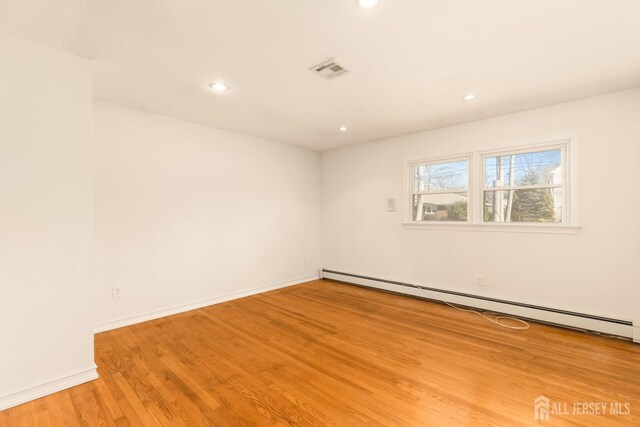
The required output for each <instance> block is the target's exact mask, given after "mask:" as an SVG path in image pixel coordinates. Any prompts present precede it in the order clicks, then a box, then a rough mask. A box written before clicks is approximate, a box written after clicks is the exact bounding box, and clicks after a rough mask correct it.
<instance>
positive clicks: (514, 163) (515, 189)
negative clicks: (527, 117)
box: [482, 145, 567, 223]
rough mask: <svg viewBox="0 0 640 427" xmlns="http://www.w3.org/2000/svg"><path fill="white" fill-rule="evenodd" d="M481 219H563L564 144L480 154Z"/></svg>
mask: <svg viewBox="0 0 640 427" xmlns="http://www.w3.org/2000/svg"><path fill="white" fill-rule="evenodd" d="M482 163H483V171H484V173H483V175H484V176H483V189H482V220H483V222H490V223H563V222H566V213H565V212H564V210H565V209H564V207H565V205H566V188H565V186H566V182H567V179H566V169H567V168H566V145H561V146H556V147H550V148H545V149H538V150H535V151H534V150H527V151H520V152H519V151H512V152H504V153H497V154H487V155H484V156H483V159H482Z"/></svg>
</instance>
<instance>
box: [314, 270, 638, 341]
mask: <svg viewBox="0 0 640 427" xmlns="http://www.w3.org/2000/svg"><path fill="white" fill-rule="evenodd" d="M322 277H323V278H325V279H333V280H338V281H340V282H346V283H352V284H355V285H361V286H366V287H370V288H377V289H382V290H386V291H391V292H395V293H400V294H406V295H412V296H415V297H419V298H424V299H429V300H433V301H447V302H449V303H451V304H460V305H464V306H467V307H472V308H478V309H480V310H486V311H493V312H499V313H506V314H510V315H512V316H516V317H522V318H525V319H531V320H534V321H535V320H537V321H540V322H544V323H551V324H554V325H558V326H565V327H570V328H577V329H583V330H587V331H592V332H600V333H604V334H608V335H615V336H618V337H624V338H632V339H634V333H636V334H638V336H637V338H635V339H634V341H635V342H640V328H638V327H634V326H633V322H631V321H628V320H624V319H612V318H605V317H601V316H596V315H590V314H584V313H575V312H570V311H565V310H560V309H556V308H548V307H539V306H534V305H530V304H525V303H520V302H513V301H505V300H498V299H494V298H487V297H483V296H479V295H472V294H465V293H462V292H455V291H449V290H445V289H436V288H428V289H426V290H424V289H417V288H415V287H413V286H412V285H411V284H408V283H403V282H396V281H393V280H388V279H380V278H374V277H368V276H362V275H357V274H352V273H344V272H338V271H332V270H323V271H322Z"/></svg>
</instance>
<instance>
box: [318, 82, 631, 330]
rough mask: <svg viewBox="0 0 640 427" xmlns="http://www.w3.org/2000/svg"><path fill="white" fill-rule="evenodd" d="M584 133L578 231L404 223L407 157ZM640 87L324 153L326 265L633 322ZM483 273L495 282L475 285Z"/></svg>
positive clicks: (346, 270)
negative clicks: (392, 208) (392, 204)
mask: <svg viewBox="0 0 640 427" xmlns="http://www.w3.org/2000/svg"><path fill="white" fill-rule="evenodd" d="M572 132H575V133H577V135H578V146H579V159H578V162H579V209H580V225H581V226H582V228H581V230H580V231H579V232H578V233H577V234H570V235H560V234H524V233H510V232H479V231H441V230H415V229H406V228H403V226H402V215H403V213H402V209H399V210H398V212H395V213H392V212H387V211H386V200H387V198H388V197H395V198H396V199H397V200H398V203H399V207H401V208H404V206H401V205H402V200H403V176H404V169H403V161H404V160H405V159H412V158H425V157H426V158H428V157H431V156H436V157H437V156H444V155H450V154H458V153H465V152H470V151H474V150H484V149H490V148H501V147H504V146H509V145H521V144H526V143H528V142H534V141H537V140H545V139H548V138H550V137H554V136H556V135H560V134H566V133H572ZM638 159H640V89H635V90H629V91H624V92H618V93H613V94H609V95H604V96H599V97H594V98H589V99H584V100H580V101H576V102H571V103H566V104H561V105H556V106H551V107H547V108H542V109H536V110H531V111H526V112H522V113H517V114H510V115H506V116H500V117H495V118H491V119H487V120H482V121H477V122H471V123H467V124H462V125H457V126H451V127H447V128H441V129H436V130H431V131H426V132H421V133H416V134H411V135H406V136H401V137H396V138H390V139H385V140H381V141H376V142H371V143H365V144H359V145H354V146H349V147H345V148H341V149H335V150H331V151H328V152H324V153H323V155H322V165H323V168H322V176H323V266H324V267H325V268H328V269H334V270H338V271H343V272H350V273H360V274H364V275H369V276H373V277H379V278H387V279H395V280H403V281H409V282H413V283H419V284H423V285H430V286H434V287H439V288H443V289H450V290H458V291H464V292H468V293H474V294H483V295H486V296H492V297H496V298H503V299H507V300H514V301H521V302H526V303H532V304H539V305H543V306H548V307H556V308H561V309H568V310H574V311H578V312H584V313H592V314H599V315H605V316H611V317H615V318H625V319H629V320H634V319H635V320H638V319H640V308H639V307H640V305H639V303H640V286H639V285H638V284H639V283H640V269H639V268H638V259H639V257H640V220H639V219H638V212H640V191H638V188H637V185H638V183H640V168H639V167H638ZM476 274H482V275H483V276H484V282H485V287H484V288H479V287H476V286H475V285H474V278H475V275H476Z"/></svg>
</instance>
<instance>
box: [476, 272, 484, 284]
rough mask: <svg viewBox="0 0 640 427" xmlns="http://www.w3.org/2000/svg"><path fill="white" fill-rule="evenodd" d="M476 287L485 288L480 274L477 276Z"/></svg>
mask: <svg viewBox="0 0 640 427" xmlns="http://www.w3.org/2000/svg"><path fill="white" fill-rule="evenodd" d="M476 286H480V287H484V281H483V280H482V276H481V275H480V274H476Z"/></svg>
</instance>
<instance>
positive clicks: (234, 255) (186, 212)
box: [94, 102, 321, 330]
mask: <svg viewBox="0 0 640 427" xmlns="http://www.w3.org/2000/svg"><path fill="white" fill-rule="evenodd" d="M94 121H95V144H96V149H95V153H96V155H95V187H94V190H95V272H96V275H95V301H94V306H95V323H96V324H97V325H98V330H103V329H107V328H110V327H114V326H119V325H124V324H127V323H131V322H133V321H137V320H141V319H143V318H148V317H157V315H159V314H163V313H165V314H166V313H167V311H164V312H161V313H158V311H159V310H169V312H170V311H171V309H173V308H176V307H178V308H179V307H180V306H182V305H185V304H192V303H196V305H198V304H197V303H199V302H203V301H204V302H207V301H208V302H211V300H212V299H214V300H215V299H216V298H221V297H224V296H227V295H230V294H236V293H242V292H246V291H251V290H254V289H256V288H260V287H264V286H272V285H277V284H280V283H283V282H289V281H295V280H299V279H305V278H306V279H309V278H310V277H311V276H313V275H315V274H316V272H317V269H318V268H319V267H320V266H321V262H320V255H321V253H320V237H321V236H320V225H321V217H320V215H321V206H320V155H319V153H317V152H314V151H310V150H306V149H302V148H297V147H293V146H289V145H284V144H278V143H274V142H270V141H266V140H261V139H257V138H252V137H248V136H243V135H239V134H235V133H231V132H225V131H221V130H216V129H213V128H208V127H204V126H200V125H195V124H192V123H187V122H184V121H180V120H175V119H171V118H168V117H164V116H158V115H154V114H149V113H144V112H141V111H137V110H132V109H128V108H123V107H118V106H115V105H111V104H105V103H101V102H96V103H95V104H94ZM113 286H120V287H121V288H122V297H120V298H116V299H114V298H112V287H113ZM149 313H150V314H149ZM145 314H149V316H147V317H145ZM141 316H142V317H141Z"/></svg>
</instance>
